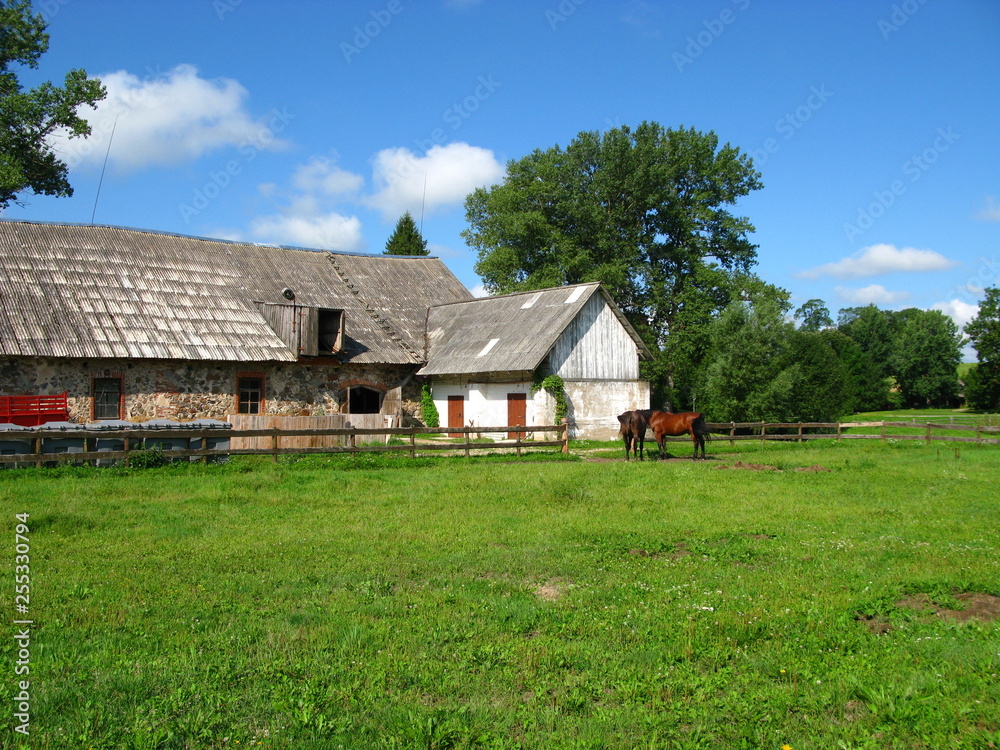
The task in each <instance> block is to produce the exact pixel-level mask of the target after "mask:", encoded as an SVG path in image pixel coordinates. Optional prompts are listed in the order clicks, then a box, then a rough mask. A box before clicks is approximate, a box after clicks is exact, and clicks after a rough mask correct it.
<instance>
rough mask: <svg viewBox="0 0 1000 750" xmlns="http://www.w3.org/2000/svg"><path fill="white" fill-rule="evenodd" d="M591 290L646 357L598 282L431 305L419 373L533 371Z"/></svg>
mask: <svg viewBox="0 0 1000 750" xmlns="http://www.w3.org/2000/svg"><path fill="white" fill-rule="evenodd" d="M594 295H600V296H602V297H603V298H604V299H605V301H606V303H607V305H608V307H609V309H610V310H611V311H612V312H613V314H614V315H615V316H616V317H617V318H618V320H619V322H620V323H621V324H622V326H623V328H624V329H625V331H626V332H627V335H628V337H630V338H631V339H632V341H633V343H634V346H635V348H636V350H638V353H639V356H640V357H642V358H643V359H646V358H649V357H650V356H651V355H650V352H649V350H648V348H647V347H646V345H645V344H644V343H643V342H642V340H641V339H640V338H639V336H638V334H637V333H636V332H635V330H634V329H633V328H632V326H631V325H630V324H629V323H628V321H627V320H626V319H625V317H624V316H623V315H622V314H621V312H620V311H619V310H618V308H617V306H615V304H614V302H613V301H612V300H611V298H610V296H608V295H607V292H605V291H604V290H603V288H602V287H601V286H600V284H596V283H593V284H578V285H575V286H565V287H557V288H555V289H543V290H540V291H533V292H520V293H517V294H508V295H502V296H498V297H484V298H481V299H476V300H472V301H468V302H456V303H453V304H447V305H441V306H437V307H433V308H431V310H430V313H429V315H428V321H427V346H428V352H427V364H426V365H424V367H423V368H421V370H420V374H421V375H464V374H473V373H489V372H532V371H534V370H535V369H536V368H537V367H538V366H539V365H540V364H541V363H542V362H543V360H544V359H545V358H546V357H547V356H548V355H549V353H550V352H551V351H552V349H553V347H554V346H555V345H556V343H557V341H558V340H559V338H560V336H561V335H562V334H563V332H564V331H566V330H567V328H569V326H570V325H571V323H572V322H573V321H574V319H575V318H576V317H577V316H578V314H579V313H580V312H581V310H583V309H584V307H585V306H586V305H587V303H588V301H589V300H590V299H591V298H592V297H593V296H594ZM633 356H634V354H633Z"/></svg>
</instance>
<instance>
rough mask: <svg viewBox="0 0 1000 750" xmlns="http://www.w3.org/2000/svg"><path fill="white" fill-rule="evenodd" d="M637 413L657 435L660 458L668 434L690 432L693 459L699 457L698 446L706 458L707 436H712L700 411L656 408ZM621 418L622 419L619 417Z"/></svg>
mask: <svg viewBox="0 0 1000 750" xmlns="http://www.w3.org/2000/svg"><path fill="white" fill-rule="evenodd" d="M635 413H636V414H640V415H641V416H642V418H643V419H644V420H645V422H646V424H647V425H649V429H651V430H652V431H653V435H655V436H656V444H657V446H658V447H659V449H660V458H663V456H664V454H665V451H664V450H663V439H664V438H665V437H666V436H667V435H683V434H684V433H689V434H690V435H691V442H693V443H694V455H693V456H691V458H693V459H697V458H698V447H699V446H700V447H701V457H702V459H704V458H705V437H706V436H709V437H711V435H710V433H709V430H708V427H707V426H706V425H705V419H704V418H703V417H702V416H701V413H700V412H696V411H688V412H683V413H681V414H672V413H670V412H668V411H658V410H656V409H642V410H639V411H638V412H635ZM619 419H621V418H620V417H619Z"/></svg>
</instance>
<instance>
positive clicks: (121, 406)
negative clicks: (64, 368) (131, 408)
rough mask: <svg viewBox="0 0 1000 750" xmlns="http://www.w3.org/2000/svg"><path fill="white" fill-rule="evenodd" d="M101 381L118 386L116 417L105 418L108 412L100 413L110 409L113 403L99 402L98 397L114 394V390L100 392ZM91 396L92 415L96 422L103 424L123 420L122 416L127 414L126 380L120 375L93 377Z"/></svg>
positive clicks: (105, 374) (91, 380) (106, 374)
mask: <svg viewBox="0 0 1000 750" xmlns="http://www.w3.org/2000/svg"><path fill="white" fill-rule="evenodd" d="M99 381H115V382H116V383H117V384H118V388H117V392H118V398H117V402H116V404H115V413H114V416H105V414H106V412H103V411H99V407H100V409H105V408H110V407H111V403H109V402H108V401H107V400H101V401H99V400H98V395H99V393H100V394H110V393H114V390H113V389H112V390H102V391H98V383H99ZM90 395H91V408H90V413H91V416H92V417H93V419H94V421H95V422H102V421H105V420H113V419H122V414H124V413H125V378H124V377H123V376H122V375H121V374H119V373H104V374H101V375H92V376H91V378H90Z"/></svg>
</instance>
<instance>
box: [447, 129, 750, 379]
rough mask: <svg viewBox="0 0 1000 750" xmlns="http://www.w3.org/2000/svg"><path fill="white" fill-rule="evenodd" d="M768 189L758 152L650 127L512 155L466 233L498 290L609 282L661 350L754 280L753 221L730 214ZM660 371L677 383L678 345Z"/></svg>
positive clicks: (481, 197)
mask: <svg viewBox="0 0 1000 750" xmlns="http://www.w3.org/2000/svg"><path fill="white" fill-rule="evenodd" d="M760 187H761V183H760V175H759V173H758V172H757V171H756V170H754V168H753V164H752V162H751V160H750V158H749V157H748V156H747V155H745V154H743V153H741V152H740V151H739V149H737V148H735V147H732V146H730V145H728V144H726V145H722V146H720V145H719V141H718V137H717V136H716V135H715V134H714V133H712V132H709V133H703V132H699V131H697V130H695V129H694V128H680V129H677V130H674V129H667V128H664V127H662V126H661V125H659V124H657V123H652V122H644V123H642V124H641V125H639V126H638V127H637V128H635V129H634V130H632V129H630V128H629V127H621V128H613V129H611V130H609V131H607V132H605V133H598V132H583V133H580V134H579V135H578V136H577V137H576V138H575V139H574V140H572V141H571V142H570V143H569V144H568V145H567V146H566V147H565V148H562V147H559V146H554V147H552V148H550V149H547V150H544V151H542V150H536V151H534V152H532V153H531V154H529V155H528V156H525V157H524V158H522V159H519V160H516V161H511V162H509V163H508V165H507V175H506V177H505V179H504V181H503V183H502V184H500V185H495V186H493V187H491V188H480V189H478V190H476V191H475V192H473V193H472V194H471V195H470V196H469V197H468V198H467V199H466V204H465V207H466V218H467V219H468V222H469V228H468V229H467V230H466V231H465V232H463V236H464V238H465V239H466V241H467V242H468V243H469V245H470V246H471V247H473V248H475V249H476V250H477V251H478V254H479V261H478V263H477V264H476V271H477V273H479V275H480V276H481V277H482V278H483V282H484V285H485V287H486V288H487V290H489V291H490V292H498V293H506V292H514V291H522V290H527V289H537V288H543V287H549V286H558V285H560V284H574V283H579V282H586V281H600V282H602V283H604V285H605V286H606V287H607V288H608V289H609V291H610V292H611V294H612V295H613V296H614V298H615V300H616V301H617V302H618V304H619V305H620V306H621V307H622V309H623V311H624V312H625V314H626V315H627V316H628V317H629V319H630V320H631V321H632V322H633V324H635V325H636V326H637V327H638V328H639V330H640V331H641V332H642V333H643V335H644V336H645V337H646V339H647V341H648V342H649V343H650V344H652V345H653V346H654V348H657V349H660V348H663V347H664V346H669V345H670V344H668V342H669V341H670V340H671V339H673V341H674V342H675V343H676V342H678V341H680V338H682V337H683V336H682V334H681V333H680V332H681V330H682V329H685V328H687V327H690V326H691V325H692V324H694V321H698V322H700V323H704V322H705V320H706V313H710V312H712V311H718V310H719V309H721V308H722V307H724V306H725V305H726V304H727V303H728V302H729V301H730V300H731V299H732V297H733V294H734V290H735V289H737V288H738V287H739V286H740V285H741V283H742V280H744V279H745V278H746V277H747V276H748V275H749V274H748V271H749V269H750V268H751V267H752V266H753V265H754V264H755V263H756V257H757V253H756V245H754V244H753V243H751V242H750V240H749V236H750V234H751V233H752V232H753V226H752V225H751V224H750V222H749V221H748V220H747V219H746V218H744V217H740V216H736V215H734V214H733V213H732V212H731V211H730V210H729V209H730V207H731V206H732V205H733V204H734V203H735V202H736V201H737V199H739V198H740V197H741V196H744V195H747V194H748V193H750V192H751V191H753V190H757V189H759V188H760ZM685 345H686V346H690V347H692V348H698V347H699V346H701V345H702V344H701V343H699V342H696V341H691V342H688V343H687V344H685ZM651 369H652V370H654V371H656V375H657V376H658V377H660V378H662V379H663V381H664V382H665V383H666V384H667V386H673V384H674V381H675V376H676V375H677V363H676V359H672V358H671V357H670V356H669V352H667V351H663V352H661V355H660V358H659V360H658V361H657V362H656V363H654V364H653V365H652V367H651Z"/></svg>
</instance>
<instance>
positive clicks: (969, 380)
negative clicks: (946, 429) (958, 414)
mask: <svg viewBox="0 0 1000 750" xmlns="http://www.w3.org/2000/svg"><path fill="white" fill-rule="evenodd" d="M965 333H966V334H967V335H968V337H969V340H970V341H971V343H972V346H973V347H974V348H975V350H976V359H977V360H978V364H977V365H975V366H974V367H973V368H971V370H970V371H969V372H968V374H967V375H966V378H965V398H966V401H967V402H968V403H969V405H970V406H972V407H973V408H976V409H997V408H1000V288H997V287H992V288H990V289H987V290H986V298H985V299H984V300H983V301H982V302H980V303H979V314H978V315H976V317H975V318H973V319H972V320H971V321H969V323H968V324H966V326H965Z"/></svg>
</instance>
